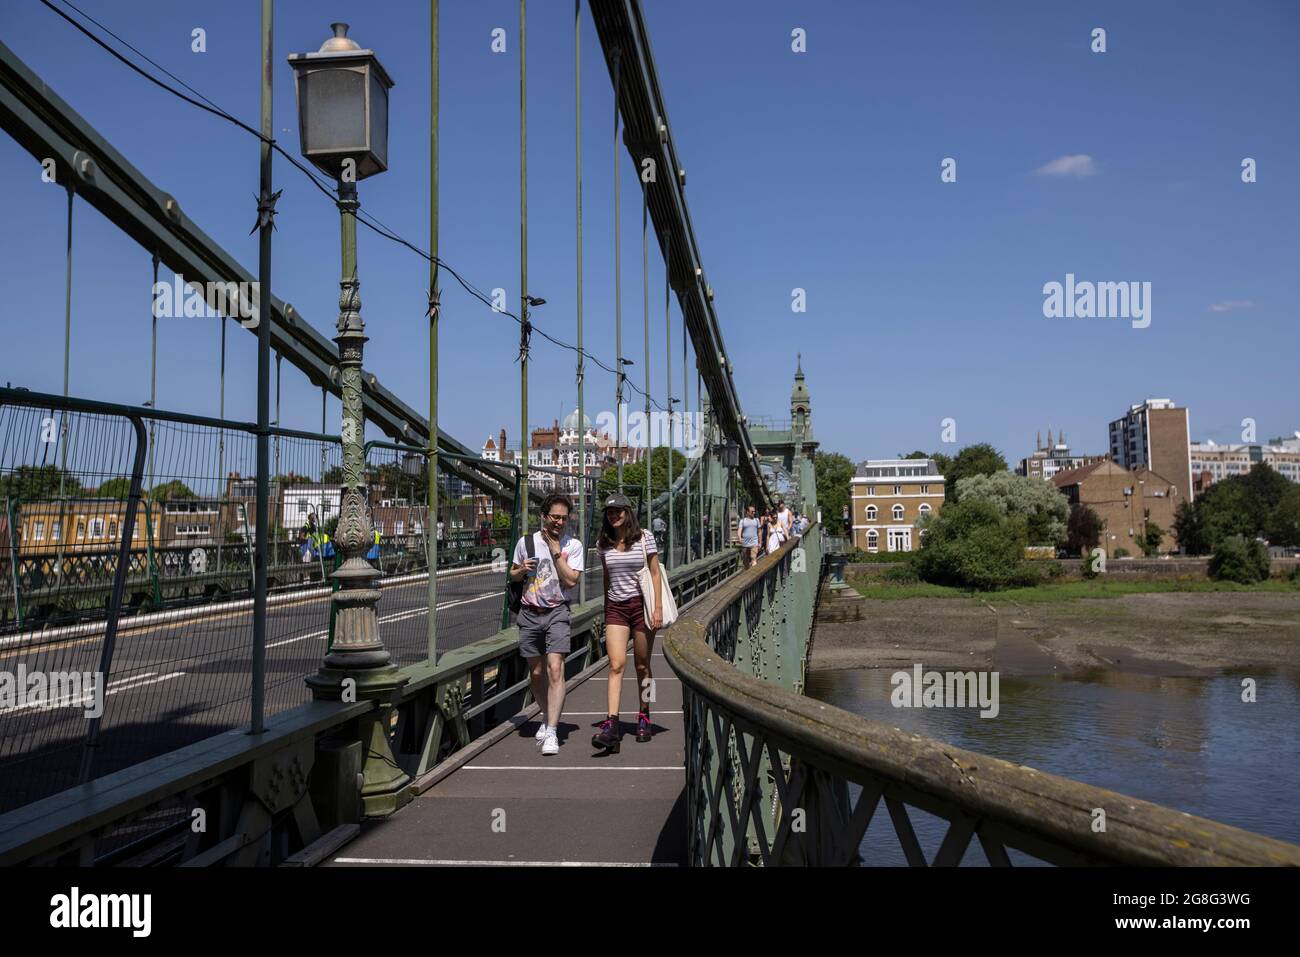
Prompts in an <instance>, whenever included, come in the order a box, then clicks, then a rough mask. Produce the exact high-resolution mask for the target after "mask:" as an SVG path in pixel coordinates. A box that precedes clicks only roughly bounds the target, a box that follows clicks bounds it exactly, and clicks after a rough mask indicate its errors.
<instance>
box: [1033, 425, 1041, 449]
mask: <svg viewBox="0 0 1300 957" xmlns="http://www.w3.org/2000/svg"><path fill="white" fill-rule="evenodd" d="M1042 447H1043V430H1042V429H1039V430H1038V438H1037V439H1035V440H1034V449H1035V450H1038V449H1041V448H1042Z"/></svg>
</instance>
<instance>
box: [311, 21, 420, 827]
mask: <svg viewBox="0 0 1300 957" xmlns="http://www.w3.org/2000/svg"><path fill="white" fill-rule="evenodd" d="M331 28H332V29H333V31H334V36H332V37H330V39H328V40H326V41H325V43H324V44H323V45H322V46H321V48H320V50H319V51H317V52H316V53H299V54H292V55H290V57H289V65H290V66H292V67H293V70H294V73H295V74H296V77H295V79H296V92H297V99H298V132H299V140H300V142H301V146H302V155H303V156H304V157H305V158H306V159H307V160H309V161H310V162H311V163H312V164H313V165H315V166H316V167H317V168H318V169H319V170H321V172H323V173H325V174H326V175H328V176H331V177H333V178H334V179H335V180H336V181H337V182H338V207H339V214H340V216H341V236H342V246H343V273H342V278H341V279H340V281H339V287H340V290H341V291H340V295H339V318H338V324H337V329H338V335H337V336H336V337H335V339H334V341H335V342H337V343H338V346H339V370H340V384H341V390H340V391H341V394H342V399H343V421H342V428H341V430H340V431H341V435H342V438H343V492H342V501H341V503H340V508H339V523H338V529H337V531H336V533H335V539H336V542H337V545H338V546H339V547H340V548H341V550H342V552H343V557H344V561H343V564H342V566H341V567H340V568H339V569H338V570H337V571H336V572H334V574H333V578H335V579H336V580H337V581H338V583H339V586H340V587H339V590H338V591H336V592H335V593H334V599H333V600H334V613H335V626H334V642H333V645H332V646H331V648H330V653H329V654H328V655H326V657H325V661H324V663H323V664H322V666H321V668H320V671H319V672H317V674H315V675H313V676H312V677H310V678H308V679H307V683H308V685H310V686H311V688H312V692H313V694H314V696H315V697H316V698H318V699H330V700H360V699H362V698H373V699H376V700H378V701H379V702H380V707H379V708H378V709H376V710H375V711H373V712H369V713H368V714H367V715H366V716H365V717H364V718H362V719H361V721H362V727H361V729H360V730H361V735H362V740H363V745H364V747H365V753H366V754H367V755H368V757H367V759H366V761H365V772H364V773H365V780H364V783H363V786H362V790H361V796H362V801H363V804H364V807H365V813H366V814H367V816H372V817H373V816H379V815H383V814H388V813H391V812H392V811H394V810H396V809H397V808H398V807H400V806H401V805H403V804H405V803H406V801H408V800H409V799H410V794H409V792H408V791H407V788H406V785H407V784H408V783H409V778H408V777H407V775H406V774H405V773H404V772H402V771H401V770H400V769H399V768H398V767H397V766H396V762H395V761H394V760H393V758H392V753H391V750H390V749H389V746H388V737H387V727H388V716H389V714H390V712H391V703H392V701H393V699H394V697H395V696H396V694H397V692H398V690H399V689H400V688H401V687H402V685H403V684H405V683H406V680H407V679H406V678H405V677H403V676H402V675H401V674H400V673H399V672H398V670H397V669H396V668H395V667H394V666H393V665H392V663H391V661H390V659H389V654H388V651H387V650H386V649H385V648H384V643H383V641H382V640H381V639H380V637H379V618H378V613H377V611H376V609H375V605H376V603H377V602H378V601H379V589H378V588H377V587H376V583H375V579H377V578H378V577H379V571H378V570H377V569H376V568H375V567H374V566H373V565H371V564H370V563H369V562H368V561H366V558H365V554H366V551H367V550H368V549H369V548H370V546H371V543H372V526H371V521H370V509H369V506H368V502H367V494H366V475H365V445H364V442H365V418H364V414H363V411H362V404H361V361H362V353H363V351H364V348H365V343H366V334H365V322H364V321H363V320H362V318H361V295H360V291H359V290H360V286H361V284H360V282H358V280H357V219H356V213H357V208H358V206H359V205H360V204H359V203H358V201H357V185H356V184H357V180H360V179H365V178H366V177H367V176H373V175H375V174H376V173H382V172H384V171H385V170H386V169H387V168H388V91H389V89H391V88H392V86H393V81H392V80H391V79H389V76H388V74H387V73H386V72H385V71H384V68H383V67H382V66H380V64H379V60H378V59H377V58H376V57H375V54H374V52H373V51H371V50H363V49H361V48H360V46H358V44H357V43H356V41H354V40H351V39H349V38H348V35H347V32H348V25H347V24H346V23H334V24H331ZM431 613H432V612H431Z"/></svg>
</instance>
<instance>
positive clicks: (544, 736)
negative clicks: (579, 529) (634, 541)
mask: <svg viewBox="0 0 1300 957" xmlns="http://www.w3.org/2000/svg"><path fill="white" fill-rule="evenodd" d="M571 510H572V504H571V503H570V502H569V497H568V496H567V495H563V494H561V493H559V492H554V493H552V494H550V495H548V496H546V498H545V499H544V500H543V501H542V514H541V519H542V527H541V530H540V531H537V532H534V533H533V534H532V536H531V538H532V547H531V548H529V543H528V542H527V541H526V540H525V539H523V538H520V539H519V541H518V542H517V543H516V544H515V554H514V562H513V563H512V564H511V566H510V580H511V581H516V582H518V581H523V580H524V579H525V578H528V579H530V580H529V582H528V585H527V586H526V587H525V588H524V593H523V597H522V600H521V603H520V607H519V617H518V625H519V653H520V654H521V655H523V656H524V658H525V659H526V660H527V661H528V677H529V680H530V681H531V683H532V688H533V698H534V699H535V700H536V701H537V703H538V704H539V705H541V706H542V711H541V715H542V726H541V727H540V728H538V729H537V734H536V739H537V743H538V744H539V745H540V746H541V749H542V754H545V755H553V754H558V753H559V751H560V742H559V738H558V737H557V736H556V728H557V727H558V725H559V723H560V712H561V711H562V710H563V709H564V657H565V655H567V654H568V653H569V650H570V649H569V603H570V602H571V601H572V600H573V589H574V587H575V586H576V585H577V584H578V580H579V579H580V578H581V577H582V570H583V567H584V564H583V559H584V557H585V549H584V548H583V547H582V541H581V540H580V539H577V538H574V537H573V536H572V535H569V534H568V532H567V531H566V528H567V527H568V524H569V512H570V511H571ZM530 553H531V555H532V556H533V557H529V555H530Z"/></svg>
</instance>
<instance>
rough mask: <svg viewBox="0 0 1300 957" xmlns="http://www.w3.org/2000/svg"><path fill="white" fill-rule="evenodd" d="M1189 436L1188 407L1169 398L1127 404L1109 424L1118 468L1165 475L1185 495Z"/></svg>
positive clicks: (1188, 490) (1189, 495)
mask: <svg viewBox="0 0 1300 957" xmlns="http://www.w3.org/2000/svg"><path fill="white" fill-rule="evenodd" d="M1190 451H1191V437H1190V433H1189V431H1188V420H1187V409H1185V408H1179V407H1177V406H1175V405H1174V403H1173V400H1172V399H1147V400H1146V401H1145V402H1143V403H1141V404H1139V405H1131V406H1129V410H1128V412H1127V413H1125V415H1124V417H1123V418H1120V419H1116V420H1115V421H1114V422H1112V423H1111V424H1110V457H1111V458H1112V459H1114V461H1115V463H1116V464H1117V465H1118V466H1120V468H1125V469H1139V468H1147V469H1150V470H1151V471H1153V472H1155V473H1157V474H1159V475H1162V476H1165V477H1166V478H1168V480H1169V481H1170V482H1171V483H1173V485H1174V486H1175V487H1176V488H1177V489H1178V490H1179V494H1180V495H1182V496H1183V497H1184V498H1187V499H1189V500H1190V499H1191V498H1192V496H1193V495H1194V494H1195V493H1194V489H1193V486H1192V466H1191V458H1190Z"/></svg>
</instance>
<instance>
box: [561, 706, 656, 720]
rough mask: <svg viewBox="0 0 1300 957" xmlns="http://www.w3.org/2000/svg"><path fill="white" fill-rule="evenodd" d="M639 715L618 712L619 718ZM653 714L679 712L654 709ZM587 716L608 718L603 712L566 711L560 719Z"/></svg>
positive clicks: (629, 712) (635, 712) (634, 712)
mask: <svg viewBox="0 0 1300 957" xmlns="http://www.w3.org/2000/svg"><path fill="white" fill-rule="evenodd" d="M639 713H640V712H638V711H620V712H619V715H620V716H621V715H625V714H628V715H632V714H639ZM655 714H681V712H680V711H660V710H659V709H657V708H656V709H655ZM588 715H599V716H600V717H602V718H606V717H609V715H608V714H607V713H606V712H604V711H566V712H564V714H562V715H560V717H561V718H569V717H573V718H585V717H587V716H588Z"/></svg>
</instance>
